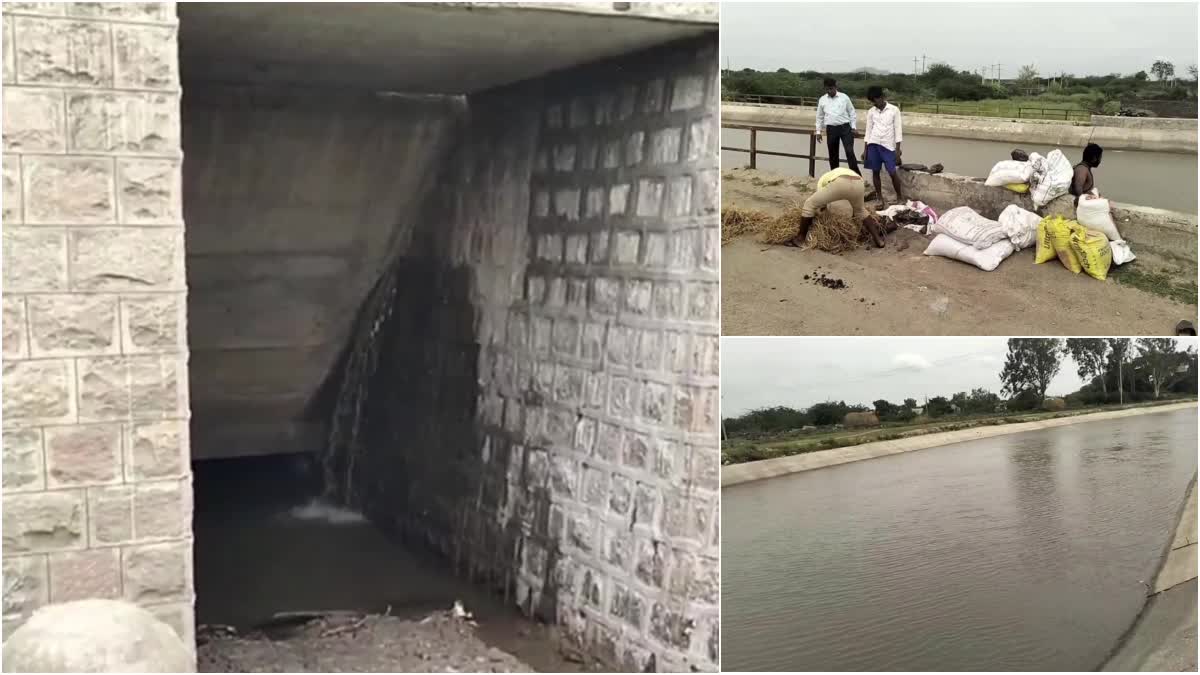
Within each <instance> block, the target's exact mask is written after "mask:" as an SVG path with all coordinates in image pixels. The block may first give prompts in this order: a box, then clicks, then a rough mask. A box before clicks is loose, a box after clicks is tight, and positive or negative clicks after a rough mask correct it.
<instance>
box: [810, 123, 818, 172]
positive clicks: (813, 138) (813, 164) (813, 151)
mask: <svg viewBox="0 0 1200 675" xmlns="http://www.w3.org/2000/svg"><path fill="white" fill-rule="evenodd" d="M808 177H809V178H816V177H817V135H816V134H814V133H810V134H809V135H808Z"/></svg>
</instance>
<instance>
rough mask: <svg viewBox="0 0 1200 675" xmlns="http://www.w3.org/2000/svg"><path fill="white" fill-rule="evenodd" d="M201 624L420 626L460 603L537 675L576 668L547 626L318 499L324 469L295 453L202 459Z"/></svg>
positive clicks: (486, 635) (488, 638) (485, 633)
mask: <svg viewBox="0 0 1200 675" xmlns="http://www.w3.org/2000/svg"><path fill="white" fill-rule="evenodd" d="M194 471H195V501H196V514H195V522H194V531H195V536H196V543H195V549H196V579H195V581H196V622H197V623H198V624H204V623H207V624H227V625H233V626H236V627H238V628H242V629H245V628H248V627H252V626H254V625H256V624H259V623H260V622H263V621H265V620H266V619H269V618H270V617H271V616H272V615H274V614H275V613H277V612H289V611H293V612H294V611H326V610H334V611H336V610H351V611H367V612H384V611H386V610H387V609H388V607H389V606H390V607H391V612H392V614H393V615H396V616H400V617H403V618H420V617H423V616H425V615H427V614H428V613H429V612H431V611H434V610H444V609H449V608H450V607H451V606H452V605H453V603H454V602H455V601H456V600H458V601H461V602H462V603H463V605H464V606H465V607H466V608H467V609H468V610H470V611H472V612H473V613H474V614H475V615H476V617H477V618H478V619H479V624H480V628H479V631H480V637H481V638H482V639H483V640H484V641H485V642H488V643H489V644H491V645H492V646H495V647H498V648H499V649H502V650H504V651H507V652H510V653H513V654H515V655H516V656H518V657H519V658H520V659H522V660H524V661H525V662H527V663H529V664H531V665H533V666H534V667H535V668H538V669H540V670H550V671H564V670H567V671H574V670H577V666H575V665H574V664H571V663H568V662H566V661H564V660H563V659H562V658H561V656H560V655H559V654H558V652H557V650H556V648H555V647H554V644H553V643H552V642H551V640H550V639H549V637H548V635H547V632H546V629H545V627H543V626H540V625H535V624H533V623H531V622H529V621H527V620H525V619H524V618H523V617H522V616H520V614H519V613H518V612H517V611H516V609H515V608H513V607H511V606H508V605H505V604H504V603H503V601H502V600H501V599H498V598H497V597H495V596H494V595H492V594H491V593H488V592H486V591H484V590H481V589H479V588H477V587H474V586H472V585H471V584H470V583H468V582H467V581H465V580H464V579H462V578H461V577H458V576H456V575H454V574H453V573H452V572H451V571H450V570H449V569H448V568H447V566H446V565H445V564H444V563H443V562H441V561H439V560H438V559H437V558H436V557H434V556H431V555H429V554H428V553H427V552H424V551H419V550H413V549H410V548H407V547H405V546H403V545H401V544H400V543H398V542H397V541H396V540H395V539H394V538H393V537H389V536H388V535H386V534H385V533H384V532H383V531H381V530H380V529H378V528H377V527H375V526H374V525H372V524H371V523H369V522H367V521H366V520H364V519H363V518H362V517H361V516H360V515H358V514H357V513H355V512H353V511H350V510H348V509H344V508H340V507H338V506H335V505H334V504H332V503H331V502H329V501H327V500H324V499H323V498H321V497H319V495H320V493H321V483H322V480H321V477H320V472H321V470H320V466H319V462H315V461H314V462H309V461H308V460H307V459H306V458H304V457H301V456H295V455H275V456H267V457H258V458H245V459H234V460H218V461H207V462H197V463H196V464H195V466H194Z"/></svg>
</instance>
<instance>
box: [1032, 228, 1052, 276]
mask: <svg viewBox="0 0 1200 675" xmlns="http://www.w3.org/2000/svg"><path fill="white" fill-rule="evenodd" d="M1049 220H1050V218H1048V217H1047V218H1042V220H1041V221H1040V222H1038V226H1037V250H1036V251H1035V253H1034V256H1033V262H1034V263H1036V264H1038V265H1040V264H1042V263H1044V262H1047V261H1050V260H1054V242H1053V241H1051V240H1050V230H1049V229H1047V228H1046V223H1047V222H1048V221H1049Z"/></svg>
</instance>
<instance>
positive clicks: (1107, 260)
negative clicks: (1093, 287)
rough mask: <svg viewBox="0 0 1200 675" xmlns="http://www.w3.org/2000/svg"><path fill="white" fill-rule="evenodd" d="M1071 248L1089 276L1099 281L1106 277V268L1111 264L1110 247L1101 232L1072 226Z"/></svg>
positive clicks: (1080, 226) (1106, 238)
mask: <svg viewBox="0 0 1200 675" xmlns="http://www.w3.org/2000/svg"><path fill="white" fill-rule="evenodd" d="M1071 249H1072V250H1073V251H1074V252H1075V255H1076V256H1077V257H1078V258H1079V263H1080V264H1081V265H1082V266H1083V271H1084V272H1087V273H1088V275H1089V276H1091V277H1094V278H1096V279H1099V280H1101V281H1104V280H1105V279H1107V278H1108V268H1109V267H1111V266H1112V247H1111V246H1109V244H1108V237H1107V236H1105V234H1104V233H1103V232H1099V231H1097V230H1089V229H1087V228H1086V227H1084V226H1082V225H1075V226H1073V227H1072V228H1071Z"/></svg>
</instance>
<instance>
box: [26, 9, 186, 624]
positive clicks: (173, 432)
mask: <svg viewBox="0 0 1200 675" xmlns="http://www.w3.org/2000/svg"><path fill="white" fill-rule="evenodd" d="M3 19H4V24H3V30H4V73H3V80H4V99H5V100H4V103H5V105H4V161H3V166H4V173H3V177H4V180H3V189H4V213H3V219H4V295H3V310H4V312H3V316H4V321H3V330H4V354H3V363H4V482H3V492H4V546H3V553H4V581H5V583H4V633H5V637H7V636H8V635H9V634H10V632H11V631H12V630H13V629H14V628H15V627H16V626H17V625H19V624H21V623H22V622H23V621H25V620H26V619H27V618H28V617H29V616H30V614H31V613H32V612H33V611H34V610H35V609H36V608H38V607H40V606H42V605H45V604H47V603H58V602H66V601H71V600H78V599H84V598H123V599H127V600H130V601H132V602H134V603H137V604H140V605H143V606H145V607H146V608H148V609H149V610H150V611H151V612H152V613H153V614H155V615H157V616H159V617H161V618H162V619H164V620H165V621H166V622H167V623H168V624H169V625H171V626H172V627H173V628H174V629H175V630H176V631H177V632H178V633H179V635H180V636H181V637H182V638H183V639H184V642H185V644H187V645H189V647H191V645H192V644H193V633H194V628H193V624H194V619H193V615H192V602H193V590H192V535H191V528H190V523H191V510H192V491H191V479H190V473H189V466H188V396H187V391H188V385H187V343H186V329H185V322H186V317H185V300H186V291H185V289H186V280H185V276H184V245H183V232H184V230H183V217H182V210H181V197H180V164H181V160H182V153H181V150H180V141H179V138H180V132H179V97H180V87H179V69H178V64H177V56H176V52H177V46H176V33H177V26H176V18H175V7H174V3H128V4H126V3H49V2H14V3H5V4H4V10H3Z"/></svg>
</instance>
